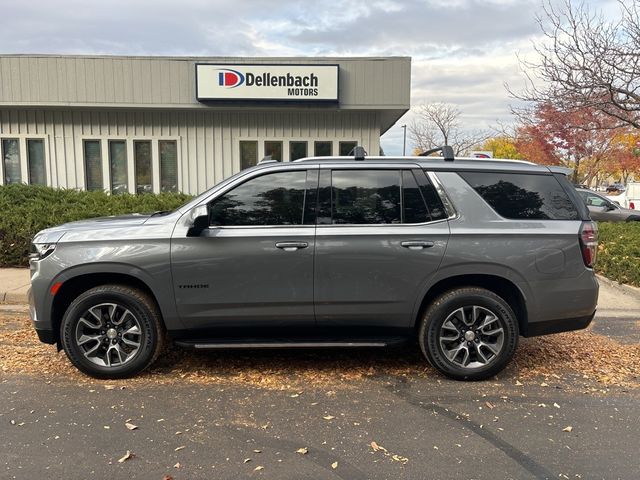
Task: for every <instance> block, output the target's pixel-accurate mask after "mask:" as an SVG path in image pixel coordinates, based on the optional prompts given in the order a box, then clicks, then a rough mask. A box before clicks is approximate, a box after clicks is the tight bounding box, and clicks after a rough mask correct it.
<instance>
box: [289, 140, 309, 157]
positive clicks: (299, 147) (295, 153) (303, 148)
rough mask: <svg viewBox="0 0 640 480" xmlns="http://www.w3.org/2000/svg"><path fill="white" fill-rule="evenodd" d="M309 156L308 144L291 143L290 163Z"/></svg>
mask: <svg viewBox="0 0 640 480" xmlns="http://www.w3.org/2000/svg"><path fill="white" fill-rule="evenodd" d="M306 156H307V142H289V159H290V161H292V162H293V161H294V160H298V159H299V158H304V157H306Z"/></svg>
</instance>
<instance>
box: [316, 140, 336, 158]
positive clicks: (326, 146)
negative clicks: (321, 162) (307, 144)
mask: <svg viewBox="0 0 640 480" xmlns="http://www.w3.org/2000/svg"><path fill="white" fill-rule="evenodd" d="M314 150H315V151H314V155H315V156H316V157H330V156H331V155H333V143H332V142H315V145H314Z"/></svg>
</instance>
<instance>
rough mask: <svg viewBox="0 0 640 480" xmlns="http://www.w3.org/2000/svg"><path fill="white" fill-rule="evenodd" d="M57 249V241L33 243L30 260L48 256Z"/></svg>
mask: <svg viewBox="0 0 640 480" xmlns="http://www.w3.org/2000/svg"><path fill="white" fill-rule="evenodd" d="M55 249H56V244H55V243H32V244H31V252H30V253H29V259H30V260H42V259H43V258H45V257H48V256H49V255H51V254H52V253H53V251H54V250H55Z"/></svg>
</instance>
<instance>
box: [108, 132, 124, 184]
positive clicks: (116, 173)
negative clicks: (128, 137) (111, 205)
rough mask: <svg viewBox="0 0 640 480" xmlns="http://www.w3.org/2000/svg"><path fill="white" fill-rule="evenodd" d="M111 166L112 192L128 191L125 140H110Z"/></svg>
mask: <svg viewBox="0 0 640 480" xmlns="http://www.w3.org/2000/svg"><path fill="white" fill-rule="evenodd" d="M109 167H110V169H111V193H114V194H118V193H126V192H128V191H129V187H128V175H127V143H126V142H125V141H124V140H111V141H109Z"/></svg>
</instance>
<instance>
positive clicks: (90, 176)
mask: <svg viewBox="0 0 640 480" xmlns="http://www.w3.org/2000/svg"><path fill="white" fill-rule="evenodd" d="M84 171H85V182H86V185H87V190H91V191H93V190H102V189H103V188H104V184H103V182H102V149H101V147H100V140H85V141H84Z"/></svg>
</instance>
